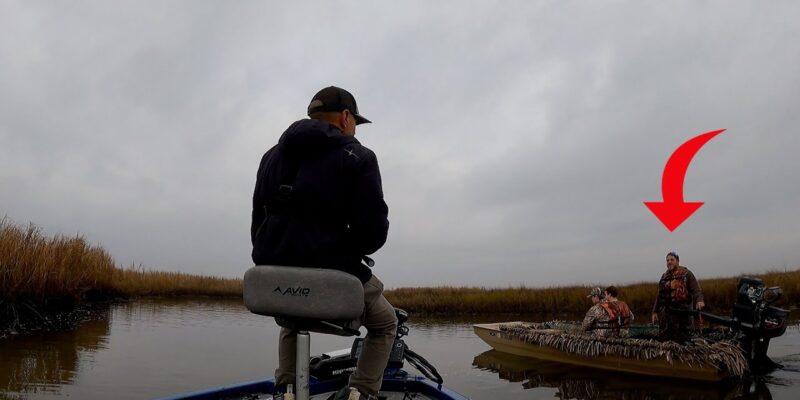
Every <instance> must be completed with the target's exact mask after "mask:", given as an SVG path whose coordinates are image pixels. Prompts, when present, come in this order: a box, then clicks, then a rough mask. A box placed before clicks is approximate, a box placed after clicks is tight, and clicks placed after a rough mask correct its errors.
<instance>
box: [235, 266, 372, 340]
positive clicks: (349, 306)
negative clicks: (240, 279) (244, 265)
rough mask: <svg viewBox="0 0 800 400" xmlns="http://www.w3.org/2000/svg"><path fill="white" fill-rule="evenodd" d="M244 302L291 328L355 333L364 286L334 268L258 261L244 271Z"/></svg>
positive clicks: (362, 305)
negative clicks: (260, 262)
mask: <svg viewBox="0 0 800 400" xmlns="http://www.w3.org/2000/svg"><path fill="white" fill-rule="evenodd" d="M244 304H245V306H246V307H247V309H248V310H250V312H252V313H254V314H259V315H266V316H270V317H274V318H275V322H277V323H278V325H280V326H282V327H284V328H287V329H291V330H293V331H308V332H318V333H326V334H334V335H339V336H354V335H355V336H357V335H359V331H358V328H360V327H361V322H360V318H361V315H362V314H363V313H364V286H363V284H362V283H361V281H360V280H359V279H358V278H356V277H355V276H353V275H351V274H348V273H346V272H343V271H338V270H333V269H321V268H306V267H287V266H279V265H257V266H255V267H252V268H250V269H249V270H247V272H246V273H245V274H244Z"/></svg>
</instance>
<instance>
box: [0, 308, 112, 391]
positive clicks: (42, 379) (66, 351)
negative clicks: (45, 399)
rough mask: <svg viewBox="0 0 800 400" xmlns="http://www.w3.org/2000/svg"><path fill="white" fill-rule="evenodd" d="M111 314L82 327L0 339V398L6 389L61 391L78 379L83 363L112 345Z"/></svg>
mask: <svg viewBox="0 0 800 400" xmlns="http://www.w3.org/2000/svg"><path fill="white" fill-rule="evenodd" d="M109 330H110V321H109V318H108V313H107V312H106V313H104V315H103V317H102V318H101V319H99V320H94V321H89V322H86V323H84V324H82V325H81V328H80V329H76V330H73V331H66V332H51V333H39V334H33V335H25V336H20V337H11V338H8V339H5V340H0V355H2V356H0V397H2V395H3V392H6V393H19V394H33V393H50V394H57V393H58V392H59V388H60V387H61V385H65V384H71V383H73V382H74V381H75V377H76V374H77V371H78V367H79V366H80V364H81V363H85V362H91V354H92V353H94V352H96V351H98V350H101V349H105V348H107V346H108V336H109Z"/></svg>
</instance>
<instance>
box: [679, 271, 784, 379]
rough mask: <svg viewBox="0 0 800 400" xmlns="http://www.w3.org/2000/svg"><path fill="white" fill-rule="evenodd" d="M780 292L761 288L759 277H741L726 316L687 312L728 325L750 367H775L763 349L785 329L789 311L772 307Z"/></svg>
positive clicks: (781, 292) (781, 293)
mask: <svg viewBox="0 0 800 400" xmlns="http://www.w3.org/2000/svg"><path fill="white" fill-rule="evenodd" d="M782 295H783V290H781V288H780V287H778V286H773V287H765V286H764V282H762V281H761V279H758V278H750V277H744V278H741V279H739V283H738V284H736V303H735V304H734V305H733V313H732V316H731V317H730V318H728V317H723V316H719V315H716V314H712V313H709V312H706V311H696V310H694V311H689V312H688V313H689V314H691V315H694V316H697V315H700V316H702V317H703V318H705V319H706V320H708V321H709V322H712V323H715V324H718V325H722V326H726V327H729V328H731V329H732V330H733V331H734V332H735V333H736V339H737V340H738V341H739V343H741V347H742V351H743V352H744V356H745V358H747V361H748V362H749V364H750V368H751V369H752V370H756V371H759V370H769V369H775V368H779V367H781V365H780V364H777V363H775V362H774V361H772V360H770V358H769V357H768V356H767V350H768V349H769V342H770V340H771V339H772V338H775V337H778V336H781V335H783V334H784V333H785V332H786V322H787V319H788V316H789V310H784V309H782V308H778V307H775V306H772V304H773V303H775V302H776V301H778V299H780V298H781V296H782ZM671 311H676V310H671Z"/></svg>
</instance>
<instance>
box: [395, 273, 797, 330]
mask: <svg viewBox="0 0 800 400" xmlns="http://www.w3.org/2000/svg"><path fill="white" fill-rule="evenodd" d="M698 270H699V268H696V269H695V271H694V272H695V273H697V272H698ZM661 273H662V271H660V270H659V271H653V275H654V276H655V277H658V276H660V274H661ZM743 276H744V275H743ZM747 276H752V277H757V278H761V279H763V281H764V283H765V284H766V285H767V286H780V287H781V288H782V289H783V293H784V296H783V298H782V299H781V300H780V301H779V302H777V303H776V305H780V306H783V307H795V306H797V305H800V270H794V271H789V272H768V273H763V274H750V275H747ZM738 280H739V277H731V278H715V279H701V280H700V286H701V287H702V289H703V294H704V296H705V302H706V305H707V307H708V308H709V309H710V310H711V311H715V312H719V313H725V314H727V313H728V312H729V311H730V310H731V308H732V307H733V303H734V301H735V300H736V283H737V282H738ZM601 287H602V285H601ZM656 287H657V285H656V283H635V284H630V285H624V286H618V288H619V289H620V298H621V299H622V300H624V301H625V302H627V303H628V305H629V306H630V307H631V309H633V311H634V313H635V314H636V315H640V316H644V318H640V320H642V319H644V320H649V314H650V310H651V308H652V307H653V301H655V297H656ZM589 290H590V288H589V287H585V286H568V287H549V288H527V287H511V288H504V289H492V288H485V287H431V288H399V289H393V290H388V291H386V293H385V295H386V298H387V299H388V300H389V302H390V303H392V305H394V306H395V307H399V308H402V309H405V310H406V311H409V312H411V313H414V314H418V315H482V314H483V315H486V314H511V315H536V316H542V317H548V318H559V317H561V318H574V317H575V316H579V315H582V314H583V313H585V312H586V310H587V309H588V308H589V306H590V305H591V302H590V301H589V299H587V298H586V295H587V294H588V293H589Z"/></svg>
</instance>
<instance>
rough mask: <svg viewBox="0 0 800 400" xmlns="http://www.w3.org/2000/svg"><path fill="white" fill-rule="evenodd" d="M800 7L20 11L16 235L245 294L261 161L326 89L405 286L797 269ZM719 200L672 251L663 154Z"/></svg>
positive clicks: (8, 121) (14, 142) (8, 174)
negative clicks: (682, 161)
mask: <svg viewBox="0 0 800 400" xmlns="http://www.w3.org/2000/svg"><path fill="white" fill-rule="evenodd" d="M798 16H800V7H799V6H798V5H796V4H795V3H793V2H789V1H785V2H773V3H771V4H770V6H769V7H764V6H763V5H759V4H756V3H754V2H738V3H736V4H731V3H730V2H703V3H698V2H679V3H670V4H668V5H656V6H654V5H652V4H648V5H642V4H639V3H637V2H605V3H602V4H601V3H592V4H587V3H583V2H535V3H532V2H510V3H509V2H502V3H490V2H471V3H464V2H450V3H443V2H437V3H435V4H430V3H429V2H409V3H403V4H395V3H389V2H369V3H368V4H357V3H347V4H345V5H341V4H338V3H337V4H324V5H322V4H315V3H312V2H293V3H291V4H281V3H256V2H234V3H231V2H228V3H224V4H223V3H217V2H197V1H191V2H189V1H172V2H152V3H148V2H146V3H142V2H128V3H119V2H117V3H106V2H90V1H86V2H80V3H70V4H63V5H62V4H58V3H38V4H33V3H29V2H4V3H2V5H0V60H2V63H0V141H2V145H1V146H0V214H5V215H8V216H9V217H11V218H12V219H14V220H16V221H18V222H22V223H24V222H27V221H31V222H34V223H37V224H39V225H41V226H42V227H43V228H44V229H45V230H46V231H47V232H51V233H56V232H60V233H65V234H74V233H76V232H77V233H81V234H83V235H85V236H86V237H87V238H88V239H89V240H90V241H93V242H97V243H100V244H102V245H103V246H104V247H106V248H107V249H108V250H109V251H110V252H111V253H112V255H113V256H114V257H115V259H116V260H117V261H118V262H119V263H121V264H142V265H145V266H147V267H150V268H155V269H166V270H180V271H185V272H190V273H203V274H214V275H223V276H239V275H241V273H242V272H243V271H244V270H245V269H246V268H247V267H248V265H249V263H250V260H249V251H250V246H249V233H248V228H249V212H250V209H249V208H250V196H251V191H252V186H253V183H254V179H255V169H256V166H257V164H258V161H259V159H260V156H261V154H263V152H264V151H266V150H267V149H268V148H269V147H270V146H272V145H273V144H274V143H275V142H276V141H277V138H278V136H279V135H280V133H281V132H282V131H283V129H285V127H286V126H288V125H289V124H290V123H291V122H292V121H294V120H296V119H299V118H302V117H303V116H304V115H303V114H304V113H303V110H304V107H305V105H306V103H307V102H308V99H309V98H310V96H311V95H313V93H314V92H315V91H316V90H317V89H319V88H320V87H322V86H325V85H329V84H336V85H340V86H342V87H346V88H348V89H350V90H351V91H352V92H353V93H354V94H355V95H356V98H357V99H358V100H359V106H360V108H361V110H362V111H363V113H364V114H365V115H367V116H368V117H369V118H371V119H372V120H373V121H375V123H374V124H372V125H369V126H364V127H360V128H359V135H358V138H359V139H360V140H361V141H362V142H363V143H364V144H365V145H367V146H369V147H370V148H372V149H373V150H375V151H376V153H377V154H378V157H379V160H380V163H381V168H382V172H383V178H384V185H385V188H384V189H385V194H386V197H387V202H388V203H389V206H390V220H391V224H392V225H391V230H390V235H389V241H388V243H387V245H386V246H385V247H384V248H383V249H382V250H381V251H379V252H378V253H377V254H376V257H375V258H376V260H377V261H378V266H377V267H376V272H377V273H378V274H379V275H380V276H381V278H382V279H383V280H384V281H385V282H386V283H387V286H390V287H396V286H406V285H439V284H457V285H461V284H468V285H488V286H494V285H507V284H517V283H524V284H528V285H534V286H547V285H554V284H564V283H583V282H602V283H606V282H630V281H637V280H646V279H647V280H652V279H655V277H656V276H657V274H658V273H659V272H660V270H661V268H663V267H662V266H661V264H663V263H662V258H663V254H664V253H665V252H666V251H667V250H668V249H676V250H678V251H679V252H680V253H681V255H682V260H684V261H686V263H687V265H689V266H691V267H693V269H694V270H695V272H696V273H697V274H698V275H699V276H705V277H707V276H720V275H731V274H736V273H740V272H745V271H763V270H765V269H769V268H783V267H789V268H793V267H797V266H799V265H800V251H799V250H798V249H797V246H796V245H795V243H797V242H798V241H799V240H800V228H798V224H797V223H796V221H797V217H798V215H799V214H800V207H799V206H798V204H800V202H798V198H800V187H798V185H796V184H795V182H794V179H793V178H794V177H793V173H794V171H797V170H799V169H800V168H799V167H800V161H798V158H797V157H795V154H794V153H796V152H797V151H798V150H800V139H798V136H797V135H796V134H795V126H797V122H798V118H797V113H796V112H794V108H796V107H795V105H796V104H798V103H800V102H799V100H800V98H799V97H800V95H798V93H800V73H798V72H797V68H796V66H797V65H798V64H799V63H800V50H799V49H798V47H797V46H793V45H792V43H793V38H795V37H797V36H798V34H799V33H800V32H798V30H800V28H798V26H797V24H795V23H794V21H795V20H796V19H797V17H798ZM717 128H727V129H728V131H727V132H726V133H724V134H722V135H720V136H718V137H717V138H715V139H714V140H712V141H711V142H709V143H708V144H707V145H706V146H705V147H704V148H703V149H702V150H701V151H700V152H699V153H698V155H697V157H696V158H695V160H694V161H693V163H692V165H691V167H690V169H689V173H688V175H687V178H686V182H685V197H686V199H687V200H691V201H705V202H706V205H705V206H704V207H703V208H701V209H700V210H699V211H698V212H697V213H696V215H695V216H693V217H692V218H691V219H689V220H688V221H687V222H686V223H684V225H682V226H681V227H680V228H678V230H676V231H675V232H673V233H669V232H667V231H666V230H665V229H664V227H663V226H661V225H660V223H659V222H658V221H657V220H656V219H655V217H653V216H652V214H650V212H649V211H648V210H647V209H646V208H645V207H644V205H643V204H642V202H643V201H652V200H659V199H660V196H661V192H660V190H661V172H662V169H663V167H664V164H665V163H666V160H667V158H668V157H669V155H670V153H671V152H672V151H673V150H674V149H675V148H677V147H678V146H679V145H680V144H681V143H683V142H684V141H686V140H688V139H689V138H691V137H693V136H695V135H698V134H700V133H703V132H706V131H709V130H712V129H717Z"/></svg>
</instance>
